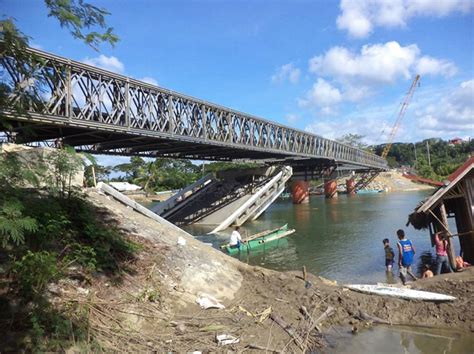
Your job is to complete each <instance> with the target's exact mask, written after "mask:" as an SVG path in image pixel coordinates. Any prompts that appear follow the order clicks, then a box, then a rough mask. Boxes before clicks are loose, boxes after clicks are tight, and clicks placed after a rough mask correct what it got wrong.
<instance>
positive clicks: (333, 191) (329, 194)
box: [324, 179, 337, 198]
mask: <svg viewBox="0 0 474 354" xmlns="http://www.w3.org/2000/svg"><path fill="white" fill-rule="evenodd" d="M324 195H325V196H326V198H337V179H331V180H328V181H326V182H325V183H324Z"/></svg>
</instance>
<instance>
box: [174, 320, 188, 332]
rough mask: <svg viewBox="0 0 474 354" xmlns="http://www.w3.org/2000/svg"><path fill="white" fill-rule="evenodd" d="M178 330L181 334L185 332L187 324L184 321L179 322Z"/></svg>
mask: <svg viewBox="0 0 474 354" xmlns="http://www.w3.org/2000/svg"><path fill="white" fill-rule="evenodd" d="M176 331H177V332H178V333H179V334H183V333H185V332H186V325H185V324H184V323H182V322H180V323H178V325H177V326H176Z"/></svg>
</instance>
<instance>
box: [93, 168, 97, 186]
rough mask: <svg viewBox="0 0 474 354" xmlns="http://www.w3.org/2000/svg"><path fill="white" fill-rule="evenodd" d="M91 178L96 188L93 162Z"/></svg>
mask: <svg viewBox="0 0 474 354" xmlns="http://www.w3.org/2000/svg"><path fill="white" fill-rule="evenodd" d="M92 180H93V181H94V187H95V188H97V180H96V178H95V167H94V164H92Z"/></svg>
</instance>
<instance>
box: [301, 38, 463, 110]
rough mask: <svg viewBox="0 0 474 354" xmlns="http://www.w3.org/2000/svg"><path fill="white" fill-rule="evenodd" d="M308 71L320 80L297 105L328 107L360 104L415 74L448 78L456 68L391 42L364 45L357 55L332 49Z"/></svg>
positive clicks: (346, 50)
mask: <svg viewBox="0 0 474 354" xmlns="http://www.w3.org/2000/svg"><path fill="white" fill-rule="evenodd" d="M309 71H310V72H311V73H313V74H316V75H318V76H319V77H318V79H317V81H316V83H315V84H314V86H313V88H312V89H311V90H310V91H309V92H308V93H307V94H306V96H305V98H303V99H300V104H301V103H303V106H304V105H305V103H306V102H313V103H314V104H315V105H318V106H320V107H327V106H331V105H334V104H337V103H340V102H343V101H349V102H360V101H361V100H362V99H364V98H366V97H368V96H370V95H372V94H373V93H374V92H375V91H376V90H377V89H378V88H379V87H381V86H386V85H389V84H394V83H395V82H397V81H398V80H400V79H402V80H409V79H411V78H413V77H414V76H415V75H416V74H417V73H419V74H421V75H433V76H436V75H437V76H445V77H451V76H452V75H454V74H455V73H456V71H457V68H456V66H455V65H454V64H453V63H452V62H450V61H448V60H445V59H437V58H433V57H430V56H426V55H425V56H422V55H421V50H420V49H419V48H418V46H417V45H416V44H410V45H407V46H401V45H400V44H399V43H398V42H395V41H391V42H387V43H378V44H373V45H364V46H362V48H361V49H360V51H359V52H355V51H351V50H349V49H348V48H345V47H339V46H336V47H332V48H330V49H329V50H328V51H327V52H326V53H324V54H322V55H318V56H315V57H313V58H311V59H310V60H309ZM321 77H323V78H326V81H324V80H323V79H322V78H321ZM321 80H323V81H321ZM322 83H325V85H322ZM330 93H332V94H330ZM306 105H307V104H306Z"/></svg>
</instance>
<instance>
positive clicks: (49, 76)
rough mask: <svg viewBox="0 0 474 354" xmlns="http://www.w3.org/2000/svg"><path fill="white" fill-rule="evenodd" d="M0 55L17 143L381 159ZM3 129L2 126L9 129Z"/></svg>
mask: <svg viewBox="0 0 474 354" xmlns="http://www.w3.org/2000/svg"><path fill="white" fill-rule="evenodd" d="M27 54H30V55H31V60H30V61H29V62H28V63H24V62H23V63H21V64H20V63H19V62H18V61H17V60H15V58H13V57H8V56H3V57H2V58H0V67H1V70H2V71H1V80H2V83H3V86H6V87H9V88H10V92H9V99H10V106H11V107H15V108H16V109H12V110H4V111H3V112H2V115H3V116H4V117H5V116H6V117H7V119H8V121H9V124H10V125H11V127H13V130H11V129H10V131H13V133H12V134H11V135H10V137H11V139H12V140H14V141H16V142H18V143H34V142H40V141H42V142H44V141H50V142H55V143H58V141H60V143H61V144H66V145H70V146H74V147H76V149H77V150H80V151H87V152H91V153H95V154H110V155H126V156H132V155H138V156H152V157H155V156H156V157H170V158H189V159H201V160H263V161H266V162H268V163H284V164H289V165H293V166H294V167H298V166H299V167H300V170H301V169H304V168H303V167H304V166H306V167H307V166H313V167H316V166H319V168H321V166H332V167H333V168H334V167H337V166H341V167H343V166H344V167H346V168H351V169H356V170H364V169H365V170H384V169H386V168H387V163H386V161H385V160H384V159H382V158H381V157H379V156H376V155H374V154H371V153H368V152H366V151H363V150H360V149H357V148H354V147H351V146H348V145H344V144H341V143H338V142H335V141H332V140H329V139H325V138H323V137H321V136H318V135H313V134H309V133H307V132H304V131H300V130H296V129H292V128H289V127H286V126H284V125H281V124H277V123H274V122H271V121H268V120H264V119H261V118H258V117H255V116H252V115H248V114H245V113H242V112H238V111H235V110H232V109H229V108H226V107H222V106H219V105H216V104H213V103H209V102H206V101H203V100H199V99H196V98H193V97H189V96H186V95H183V94H180V93H177V92H173V91H170V90H167V89H164V88H161V87H158V86H154V85H150V84H148V83H145V82H141V81H137V80H134V79H131V78H129V77H125V76H122V75H118V74H115V73H112V72H109V71H106V70H102V69H99V68H96V67H93V66H90V65H86V64H83V63H81V62H77V61H73V60H69V59H66V58H63V57H60V56H57V55H53V54H50V53H46V52H43V51H39V50H35V49H27ZM11 127H10V128H11Z"/></svg>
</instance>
